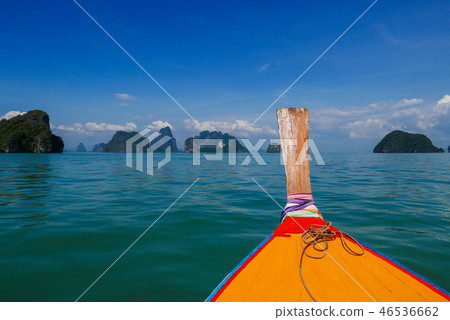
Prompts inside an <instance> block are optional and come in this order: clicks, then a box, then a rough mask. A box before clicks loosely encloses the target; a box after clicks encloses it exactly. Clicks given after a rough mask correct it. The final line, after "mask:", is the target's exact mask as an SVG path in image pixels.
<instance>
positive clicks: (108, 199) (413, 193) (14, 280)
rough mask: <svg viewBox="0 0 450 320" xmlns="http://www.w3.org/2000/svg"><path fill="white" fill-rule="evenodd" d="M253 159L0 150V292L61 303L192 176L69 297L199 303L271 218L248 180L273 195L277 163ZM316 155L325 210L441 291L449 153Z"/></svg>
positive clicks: (279, 189)
mask: <svg viewBox="0 0 450 320" xmlns="http://www.w3.org/2000/svg"><path fill="white" fill-rule="evenodd" d="M263 156H264V159H265V160H266V161H267V162H268V165H267V166H257V165H255V161H254V160H253V161H252V162H251V164H250V165H248V166H228V165H227V162H226V161H223V162H217V161H215V162H206V161H203V159H202V164H201V166H192V155H188V154H174V155H172V161H171V162H170V163H169V164H168V165H166V166H165V167H163V168H162V169H160V170H159V171H157V172H156V173H155V175H154V176H149V175H146V174H144V173H141V172H139V171H136V170H133V169H131V168H128V167H126V166H125V155H124V154H101V153H100V154H94V153H86V154H77V153H64V154H0V173H1V180H0V239H1V245H0V300H1V301H74V300H75V299H77V298H78V297H79V296H80V295H81V294H82V293H83V291H84V290H85V289H86V288H87V287H88V286H89V285H90V284H91V283H92V282H93V281H94V280H95V279H96V278H97V277H98V276H99V275H100V274H101V273H102V272H103V271H105V269H106V268H107V267H108V266H109V265H110V264H111V263H112V262H114V260H116V259H117V257H118V256H119V255H120V254H122V252H123V251H124V250H125V249H126V248H127V247H128V246H129V245H130V244H131V243H132V242H133V241H134V240H135V239H136V238H137V237H138V236H139V235H140V234H141V233H142V232H143V231H144V230H145V229H146V228H148V226H149V225H151V224H152V223H153V222H154V221H155V219H157V218H158V217H159V216H160V215H161V214H162V213H163V212H164V210H166V209H167V208H168V207H169V206H170V204H171V203H172V202H173V201H174V200H175V199H176V198H177V197H178V196H179V195H180V194H181V193H182V192H183V191H184V190H185V189H186V188H187V187H188V186H189V185H190V184H191V183H193V182H194V181H195V179H197V178H200V179H199V180H198V182H197V183H196V184H195V185H194V186H193V187H192V188H191V189H190V190H189V191H188V192H187V193H186V194H185V195H184V197H182V198H181V199H180V200H179V201H178V202H177V203H176V204H175V205H174V206H173V207H171V208H170V210H168V211H167V213H166V214H165V215H164V216H163V217H162V218H161V219H160V220H159V221H158V222H157V223H156V224H155V225H154V226H153V227H152V228H151V229H150V230H149V231H148V232H147V233H146V234H145V235H144V236H143V237H142V238H141V239H140V240H139V241H138V242H137V243H136V244H135V245H134V246H133V247H132V248H131V249H130V250H129V251H128V252H127V253H126V254H125V255H124V256H123V257H122V258H121V259H120V260H119V261H118V262H117V263H116V264H115V265H114V266H113V267H112V268H111V269H110V270H109V271H108V272H107V273H106V274H105V275H104V276H103V277H102V278H101V279H100V280H99V281H98V282H97V283H96V284H95V285H94V286H93V287H92V288H91V289H90V290H89V291H88V292H87V293H86V294H85V295H84V296H83V297H82V299H81V301H203V300H204V299H205V298H206V297H207V296H208V295H209V293H210V292H211V291H212V290H213V289H214V288H215V287H216V285H217V284H218V283H219V282H220V281H221V280H222V279H223V278H224V277H225V276H226V275H227V274H228V272H229V271H230V270H231V269H233V268H234V267H235V266H236V264H238V263H239V262H240V261H241V260H242V259H243V258H244V257H245V256H246V255H247V254H248V253H249V252H250V251H251V250H253V249H254V247H255V246H256V245H257V244H258V243H259V242H260V241H261V240H263V239H264V238H265V237H266V236H267V235H268V234H269V233H270V232H272V231H273V229H275V228H276V227H277V225H278V223H279V214H280V209H279V207H278V206H277V205H276V204H275V203H274V202H273V201H272V199H270V198H269V197H268V196H267V194H265V193H264V192H263V191H262V190H261V189H260V188H259V187H258V186H257V185H256V184H255V182H254V181H253V180H252V178H254V179H255V180H256V181H258V183H260V184H261V185H262V186H263V187H264V188H265V189H266V190H267V191H268V192H269V193H270V194H271V195H272V196H273V197H274V198H275V199H276V200H277V201H278V202H279V203H280V204H281V205H282V206H284V202H285V177H284V169H283V167H282V166H280V165H279V158H278V157H279V156H278V155H275V154H267V155H263ZM323 157H324V160H325V162H326V166H314V165H313V166H312V168H311V177H312V187H313V193H314V196H315V199H316V203H317V205H318V207H319V209H320V210H321V212H322V214H323V215H324V217H325V219H326V220H330V221H332V222H333V225H335V226H337V227H339V228H341V229H342V230H344V231H346V232H348V233H350V234H352V235H353V236H355V237H356V238H357V239H359V240H361V241H363V242H364V243H366V244H368V245H370V246H372V247H374V248H376V249H378V250H380V251H381V252H383V253H385V254H387V255H389V256H391V257H392V258H394V259H396V260H397V261H399V262H401V263H402V264H404V265H406V266H408V267H410V268H412V269H413V270H415V271H416V272H418V273H420V274H422V275H423V276H425V277H427V278H428V279H430V280H431V281H433V282H435V283H436V284H438V285H440V286H441V287H443V288H444V289H446V290H450V275H449V273H448V268H449V262H450V259H449V257H450V245H449V242H450V236H449V217H450V171H449V168H450V155H449V154H324V155H323ZM239 159H240V160H241V161H242V159H243V156H242V155H239V157H238V163H239Z"/></svg>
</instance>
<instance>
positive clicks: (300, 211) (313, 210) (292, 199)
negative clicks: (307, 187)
mask: <svg viewBox="0 0 450 320" xmlns="http://www.w3.org/2000/svg"><path fill="white" fill-rule="evenodd" d="M288 216H290V217H316V218H322V215H321V214H320V212H319V209H317V207H316V204H315V202H314V199H313V195H312V194H311V193H290V194H288V195H287V203H286V206H285V207H284V209H283V211H282V212H281V218H280V221H281V222H283V221H284V219H286V217H288Z"/></svg>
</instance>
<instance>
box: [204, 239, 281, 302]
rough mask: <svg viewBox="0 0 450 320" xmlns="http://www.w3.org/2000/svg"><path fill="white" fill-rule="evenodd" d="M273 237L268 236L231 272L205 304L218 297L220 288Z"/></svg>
mask: <svg viewBox="0 0 450 320" xmlns="http://www.w3.org/2000/svg"><path fill="white" fill-rule="evenodd" d="M272 237H273V233H271V234H269V235H268V236H267V238H265V239H264V240H263V241H262V242H261V243H260V244H259V245H258V246H257V247H256V248H255V249H253V251H252V252H250V253H249V254H248V255H247V256H246V257H245V258H244V260H242V261H241V262H240V263H239V264H238V265H237V266H236V267H235V268H234V269H233V270H231V272H230V273H229V274H228V275H227V276H226V277H225V279H223V280H222V282H221V283H219V285H218V286H217V287H216V288H215V289H214V291H213V292H211V294H210V295H209V296H208V298H206V300H205V302H210V301H211V299H212V298H213V297H214V296H215V295H216V293H217V292H218V291H219V290H220V288H222V287H223V285H224V284H225V283H226V282H227V281H228V279H230V278H231V276H232V275H233V274H234V273H235V272H236V271H238V270H239V268H240V267H241V266H242V265H243V264H244V263H245V262H246V261H247V260H248V259H250V257H251V256H253V255H254V254H255V252H256V251H258V250H259V248H261V247H262V246H263V245H264V244H265V243H266V242H267V241H269V239H270V238H272Z"/></svg>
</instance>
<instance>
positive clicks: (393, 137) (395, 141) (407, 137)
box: [373, 130, 444, 153]
mask: <svg viewBox="0 0 450 320" xmlns="http://www.w3.org/2000/svg"><path fill="white" fill-rule="evenodd" d="M373 152H374V153H430V152H444V149H442V148H437V147H435V146H434V145H433V143H432V142H431V140H430V139H429V138H428V137H427V136H425V135H424V134H416V133H408V132H405V131H401V130H395V131H392V132H391V133H389V134H387V135H386V136H385V137H384V138H383V139H382V140H381V141H380V142H379V143H378V144H377V145H376V146H375V148H374V149H373Z"/></svg>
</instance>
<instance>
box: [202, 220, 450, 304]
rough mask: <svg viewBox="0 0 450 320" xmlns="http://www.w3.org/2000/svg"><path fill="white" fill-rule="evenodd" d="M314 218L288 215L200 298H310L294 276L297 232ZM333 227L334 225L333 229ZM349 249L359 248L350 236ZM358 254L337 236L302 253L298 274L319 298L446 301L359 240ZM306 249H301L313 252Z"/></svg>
mask: <svg viewBox="0 0 450 320" xmlns="http://www.w3.org/2000/svg"><path fill="white" fill-rule="evenodd" d="M311 224H320V225H325V221H323V220H322V219H320V218H310V217H309V218H301V217H288V218H286V219H285V220H284V221H283V223H282V224H281V225H280V226H279V227H278V228H277V229H276V230H275V231H274V232H273V233H272V234H270V235H269V236H268V237H267V238H266V239H264V241H263V242H262V243H261V244H260V245H259V246H258V247H257V248H255V250H253V251H252V252H251V253H250V254H249V255H248V256H247V257H246V258H245V259H244V260H243V261H242V262H241V263H240V264H239V265H238V266H237V267H236V268H235V269H234V270H233V271H232V272H231V273H230V274H229V275H228V276H227V277H226V278H225V279H224V280H223V281H222V282H221V283H220V284H219V286H218V287H217V288H216V289H215V290H214V291H213V292H212V293H211V295H210V296H209V297H208V298H207V300H206V301H255V302H258V301H286V302H287V301H304V302H310V301H313V299H312V297H311V296H310V295H309V294H308V292H307V290H306V289H305V286H304V285H303V283H302V281H301V276H300V271H299V269H300V257H301V254H302V250H303V249H302V246H301V236H302V233H303V232H304V230H307V228H308V226H309V225H311ZM334 230H337V229H334ZM346 241H347V243H348V245H349V247H350V248H351V249H352V250H354V251H356V252H357V251H358V250H360V248H359V246H358V244H357V243H356V240H353V239H350V238H348V239H346ZM359 244H360V245H361V246H362V247H363V248H364V250H365V252H364V254H363V255H362V256H356V255H352V254H350V253H349V252H348V251H346V250H345V249H344V247H343V246H342V244H341V241H340V239H338V238H336V239H335V240H332V241H329V242H328V246H329V248H328V250H327V254H326V255H325V257H323V258H322V259H312V258H309V257H307V256H304V258H303V263H302V275H303V279H304V281H305V284H306V286H307V288H308V289H309V291H310V293H311V294H312V296H313V297H314V298H315V299H316V300H317V301H320V302H338V301H377V302H381V301H383V302H388V301H404V302H413V301H435V302H437V301H449V300H450V297H449V294H448V293H447V292H446V291H445V290H443V289H441V288H439V287H437V286H436V285H434V284H433V283H431V282H430V281H428V280H426V279H424V278H423V277H421V276H419V275H417V274H416V273H414V272H413V271H411V270H409V269H408V268H406V267H404V266H402V265H401V264H399V263H397V262H395V261H393V260H392V259H390V258H388V257H386V256H384V255H383V254H381V253H379V252H377V251H376V250H374V249H372V248H370V247H368V246H366V245H364V244H361V243H359ZM310 250H313V249H312V248H309V249H308V251H307V252H309V253H310V254H313V255H317V253H314V252H313V251H310Z"/></svg>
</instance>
